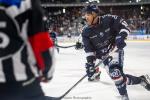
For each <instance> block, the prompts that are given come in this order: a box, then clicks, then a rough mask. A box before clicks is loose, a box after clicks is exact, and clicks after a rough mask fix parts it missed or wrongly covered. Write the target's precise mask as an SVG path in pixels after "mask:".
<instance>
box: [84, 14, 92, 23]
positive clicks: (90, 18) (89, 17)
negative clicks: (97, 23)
mask: <svg viewBox="0 0 150 100" xmlns="http://www.w3.org/2000/svg"><path fill="white" fill-rule="evenodd" d="M84 16H85V19H86V22H87V24H88V25H92V22H93V15H92V14H89V13H86V14H85V15H84Z"/></svg>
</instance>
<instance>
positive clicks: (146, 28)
mask: <svg viewBox="0 0 150 100" xmlns="http://www.w3.org/2000/svg"><path fill="white" fill-rule="evenodd" d="M102 11H103V12H101V13H100V15H103V14H109V13H110V14H115V15H119V16H121V17H123V18H124V19H125V20H126V21H127V23H128V24H129V27H130V29H131V34H142V35H143V34H150V9H149V8H148V7H145V8H144V10H143V11H142V12H140V11H136V9H134V10H132V9H131V11H129V10H128V9H127V10H120V9H119V10H117V9H115V10H113V9H112V8H110V9H105V10H103V9H102ZM84 25H85V22H84V19H83V18H82V7H75V8H73V7H72V8H66V9H65V12H63V11H61V10H58V11H57V12H54V13H50V12H49V10H47V21H46V28H47V29H48V30H53V31H55V32H56V33H58V35H68V34H71V35H79V34H80V28H81V27H83V26H84Z"/></svg>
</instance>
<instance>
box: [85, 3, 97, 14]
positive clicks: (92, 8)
mask: <svg viewBox="0 0 150 100" xmlns="http://www.w3.org/2000/svg"><path fill="white" fill-rule="evenodd" d="M92 12H95V13H96V14H99V8H98V6H96V5H88V6H86V7H85V8H84V9H83V13H89V14H91V13H92Z"/></svg>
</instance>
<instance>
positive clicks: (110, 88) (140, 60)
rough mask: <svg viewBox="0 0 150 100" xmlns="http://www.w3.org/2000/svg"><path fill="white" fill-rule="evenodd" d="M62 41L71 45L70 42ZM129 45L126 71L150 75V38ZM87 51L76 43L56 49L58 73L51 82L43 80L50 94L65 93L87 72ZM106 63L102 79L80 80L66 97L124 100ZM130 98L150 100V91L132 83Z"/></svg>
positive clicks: (125, 65)
mask: <svg viewBox="0 0 150 100" xmlns="http://www.w3.org/2000/svg"><path fill="white" fill-rule="evenodd" d="M61 45H71V44H70V43H67V44H61ZM127 45H128V46H127V47H126V48H125V57H124V58H125V59H124V72H125V73H128V74H132V75H136V76H139V75H143V74H149V75H150V42H127ZM84 65H85V54H84V51H83V50H75V48H74V47H72V48H67V49H63V48H60V53H59V54H58V53H57V51H55V67H56V69H55V73H54V78H53V80H52V81H51V82H50V83H44V84H42V87H43V89H44V91H45V94H46V95H47V96H54V97H58V96H61V95H62V94H64V93H65V92H66V91H67V90H68V89H69V88H70V87H71V86H72V85H74V84H75V83H76V82H77V81H78V80H79V79H80V78H81V77H83V75H85V68H84ZM102 67H103V65H101V66H100V69H101V70H102V74H101V79H100V80H101V81H99V82H88V81H87V78H86V79H84V80H83V81H82V82H81V83H79V84H78V85H77V86H76V87H75V88H74V89H73V90H72V91H71V92H70V93H69V94H68V95H67V96H66V97H65V98H64V99H63V100H120V98H119V94H118V92H117V90H116V88H115V86H114V83H113V82H112V80H111V79H110V78H109V76H108V75H107V73H106V71H105V69H104V68H102ZM127 89H128V95H129V98H130V100H150V91H147V90H145V89H144V88H143V87H142V86H141V85H135V86H128V87H127Z"/></svg>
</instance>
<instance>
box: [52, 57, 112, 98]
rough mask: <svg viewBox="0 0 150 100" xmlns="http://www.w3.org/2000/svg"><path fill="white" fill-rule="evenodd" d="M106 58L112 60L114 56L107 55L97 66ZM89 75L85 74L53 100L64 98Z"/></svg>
mask: <svg viewBox="0 0 150 100" xmlns="http://www.w3.org/2000/svg"><path fill="white" fill-rule="evenodd" d="M106 59H110V61H111V60H112V57H111V56H109V55H107V56H106V57H105V58H104V59H103V60H101V61H99V62H98V63H97V64H96V65H95V67H97V66H99V65H100V64H102V63H103V62H104V61H105V60H106ZM86 77H87V74H86V75H84V76H83V77H82V78H81V79H80V80H79V81H77V82H76V83H75V84H74V85H73V86H72V87H71V88H70V89H69V90H68V91H66V92H65V93H64V94H63V95H62V96H60V97H54V98H53V99H52V100H61V99H62V98H64V97H65V96H66V95H67V94H68V93H69V92H70V91H71V90H72V89H73V88H75V87H76V86H77V85H78V84H79V83H80V82H81V81H82V80H83V79H85V78H86Z"/></svg>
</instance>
